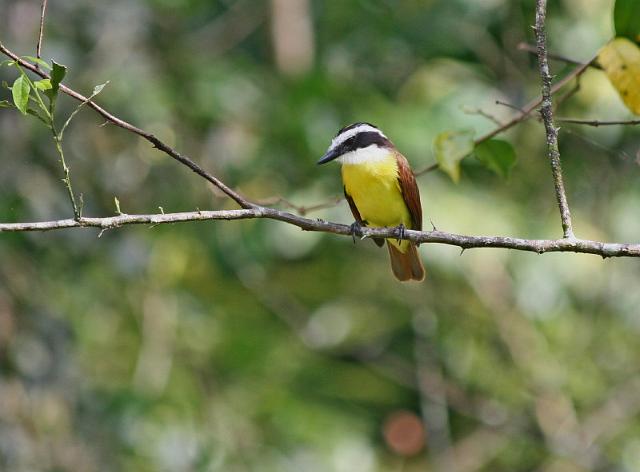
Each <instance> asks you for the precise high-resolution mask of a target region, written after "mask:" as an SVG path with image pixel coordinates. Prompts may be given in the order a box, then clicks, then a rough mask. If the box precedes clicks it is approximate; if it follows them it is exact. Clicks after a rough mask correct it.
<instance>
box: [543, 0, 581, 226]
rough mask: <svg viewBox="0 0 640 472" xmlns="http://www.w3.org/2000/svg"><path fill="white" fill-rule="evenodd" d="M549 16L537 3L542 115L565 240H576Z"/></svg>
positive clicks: (545, 8)
mask: <svg viewBox="0 0 640 472" xmlns="http://www.w3.org/2000/svg"><path fill="white" fill-rule="evenodd" d="M546 14H547V0H537V1H536V24H535V27H534V30H535V32H536V43H537V46H538V63H539V66H540V78H541V80H542V106H541V107H540V114H541V115H542V120H543V121H544V128H545V131H546V134H547V148H548V155H549V161H550V162H551V171H552V173H553V183H554V186H555V189H556V199H557V200H558V207H559V208H560V217H561V219H562V230H563V233H564V237H565V238H574V235H573V228H572V224H571V212H570V210H569V204H568V203H567V195H566V192H565V189H564V182H563V179H562V165H561V163H560V151H559V150H558V128H556V126H555V124H554V122H553V103H552V101H551V94H552V89H551V74H550V72H549V61H548V59H547V44H546V43H547V38H546V32H545V25H544V23H545V19H546Z"/></svg>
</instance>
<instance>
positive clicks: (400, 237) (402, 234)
mask: <svg viewBox="0 0 640 472" xmlns="http://www.w3.org/2000/svg"><path fill="white" fill-rule="evenodd" d="M405 230H406V228H405V226H404V225H403V224H402V223H400V224H399V225H398V226H396V231H397V233H398V237H397V240H398V242H400V241H402V240H403V239H405V237H406V234H405Z"/></svg>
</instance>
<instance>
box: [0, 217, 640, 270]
mask: <svg viewBox="0 0 640 472" xmlns="http://www.w3.org/2000/svg"><path fill="white" fill-rule="evenodd" d="M257 218H263V219H269V220H276V221H281V222H284V223H288V224H291V225H294V226H297V227H299V228H300V229H302V230H304V231H316V232H324V233H332V234H337V235H341V236H349V237H352V229H351V226H350V225H344V224H340V223H332V222H329V221H324V220H319V219H309V218H304V217H302V216H298V215H294V214H292V213H288V212H285V211H279V210H275V209H273V208H266V207H259V206H254V207H252V208H246V209H240V210H219V211H194V212H184V213H161V214H151V215H127V214H121V215H117V216H112V217H105V218H88V217H84V216H83V217H80V218H79V219H77V220H75V219H65V220H54V221H43V222H33V223H0V233H2V232H25V231H51V230H58V229H65V228H98V229H101V230H108V229H114V228H118V227H120V226H125V225H141V224H145V225H153V226H155V225H160V224H170V223H183V222H187V221H205V220H245V219H257ZM361 231H362V232H361V235H362V236H361V237H362V238H393V239H398V238H399V237H400V229H399V228H366V227H365V228H362V230H361ZM404 238H405V239H408V240H410V241H414V242H416V243H437V244H446V245H450V246H458V247H460V248H462V249H472V248H502V249H515V250H518V251H527V252H535V253H538V254H543V253H545V252H576V253H585V254H595V255H598V256H601V257H603V258H606V257H640V244H627V243H604V242H600V241H590V240H586V239H576V238H573V239H569V238H562V239H521V238H512V237H509V236H464V235H460V234H455V233H447V232H444V231H414V230H408V229H404Z"/></svg>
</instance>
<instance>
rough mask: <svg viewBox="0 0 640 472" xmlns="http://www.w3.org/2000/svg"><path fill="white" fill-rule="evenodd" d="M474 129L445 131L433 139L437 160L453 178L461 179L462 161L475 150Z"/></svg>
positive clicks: (455, 179)
mask: <svg viewBox="0 0 640 472" xmlns="http://www.w3.org/2000/svg"><path fill="white" fill-rule="evenodd" d="M473 134H474V132H473V130H462V131H445V132H443V133H440V134H439V135H438V136H436V138H435V139H434V141H433V153H434V154H435V156H436V161H437V162H438V165H439V166H440V169H442V170H443V171H444V172H446V173H447V174H449V177H451V180H453V181H454V182H458V180H460V161H461V160H462V159H464V158H465V157H466V156H468V155H469V154H471V153H472V152H473V146H474V143H473Z"/></svg>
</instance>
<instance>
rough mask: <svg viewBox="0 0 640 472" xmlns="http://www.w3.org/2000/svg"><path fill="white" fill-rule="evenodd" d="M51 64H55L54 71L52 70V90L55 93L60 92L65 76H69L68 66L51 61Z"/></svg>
mask: <svg viewBox="0 0 640 472" xmlns="http://www.w3.org/2000/svg"><path fill="white" fill-rule="evenodd" d="M51 63H52V64H53V69H52V70H51V88H52V89H53V91H54V92H58V88H60V82H62V80H63V79H64V76H65V75H67V66H63V65H61V64H58V63H57V62H56V61H51Z"/></svg>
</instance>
